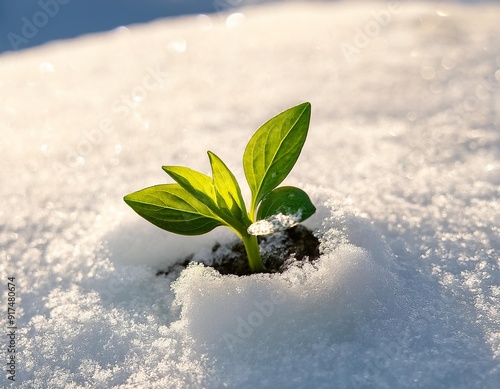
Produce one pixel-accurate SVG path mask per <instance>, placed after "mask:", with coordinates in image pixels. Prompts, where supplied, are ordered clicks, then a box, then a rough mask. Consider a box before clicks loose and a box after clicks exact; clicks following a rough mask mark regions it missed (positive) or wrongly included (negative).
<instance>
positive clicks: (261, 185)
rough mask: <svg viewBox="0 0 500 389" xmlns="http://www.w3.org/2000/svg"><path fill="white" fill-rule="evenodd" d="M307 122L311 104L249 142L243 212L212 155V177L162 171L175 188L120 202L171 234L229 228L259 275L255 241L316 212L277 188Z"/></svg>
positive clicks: (298, 195) (299, 193) (301, 195)
mask: <svg viewBox="0 0 500 389" xmlns="http://www.w3.org/2000/svg"><path fill="white" fill-rule="evenodd" d="M310 117H311V104H309V103H303V104H300V105H298V106H296V107H293V108H290V109H288V110H286V111H284V112H282V113H280V114H278V115H277V116H275V117H273V118H272V119H270V120H269V121H267V122H266V123H264V124H263V125H262V126H261V127H260V128H259V129H258V130H257V132H256V133H255V134H254V135H253V136H252V138H251V139H250V142H248V145H247V147H246V149H245V153H244V154H243V168H244V171H245V176H246V179H247V182H248V185H249V186H250V190H251V193H252V198H251V202H250V207H249V208H248V209H247V207H246V205H245V201H244V200H243V197H242V195H241V190H240V186H239V185H238V182H237V181H236V179H235V177H234V175H233V173H231V171H230V170H229V169H228V167H227V166H226V165H225V164H224V162H222V160H221V159H220V158H219V157H218V156H217V155H215V154H214V153H212V152H211V151H209V152H208V156H209V159H210V164H211V167H212V177H209V176H207V175H205V174H203V173H200V172H197V171H195V170H192V169H189V168H187V167H183V166H163V167H162V168H163V170H164V171H165V172H166V173H167V174H168V175H169V176H170V177H172V178H173V179H174V181H175V182H176V183H175V184H164V185H156V186H152V187H149V188H145V189H142V190H140V191H137V192H134V193H130V194H128V195H126V196H125V197H124V200H125V202H126V203H127V204H128V205H129V206H130V207H132V209H133V210H134V211H135V212H137V213H138V214H139V215H140V216H142V217H143V218H144V219H146V220H148V221H149V222H151V223H153V224H154V225H156V226H158V227H160V228H162V229H164V230H166V231H169V232H173V233H176V234H181V235H201V234H205V233H207V232H209V231H211V230H213V229H214V228H215V227H218V226H226V227H229V228H230V229H232V230H233V231H234V232H235V233H236V235H238V236H239V237H240V238H241V240H242V241H243V243H244V245H245V250H246V253H247V256H248V262H249V265H250V269H251V270H252V271H253V272H260V271H263V270H264V266H263V263H262V258H261V256H260V252H259V245H258V242H257V236H258V235H267V234H271V233H274V232H278V231H283V230H286V229H288V228H291V227H293V226H295V225H296V224H298V223H300V222H302V221H304V220H306V219H307V218H308V217H310V216H311V215H312V214H313V213H314V212H315V211H316V208H315V207H314V205H313V204H312V203H311V200H310V199H309V196H308V195H307V194H306V193H305V192H304V191H303V190H301V189H299V188H295V187H292V186H283V187H280V188H277V186H278V185H279V184H280V183H281V182H282V181H283V180H284V179H285V177H286V176H287V175H288V173H290V170H292V167H293V165H295V162H296V161H297V158H298V157H299V154H300V151H301V150H302V146H303V145H304V142H305V140H306V136H307V130H308V128H309V121H310Z"/></svg>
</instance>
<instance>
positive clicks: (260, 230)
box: [247, 209, 302, 235]
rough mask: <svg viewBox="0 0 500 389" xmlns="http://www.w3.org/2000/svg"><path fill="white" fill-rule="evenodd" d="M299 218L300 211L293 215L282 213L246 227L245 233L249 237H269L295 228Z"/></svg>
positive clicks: (300, 215)
mask: <svg viewBox="0 0 500 389" xmlns="http://www.w3.org/2000/svg"><path fill="white" fill-rule="evenodd" d="M301 217H302V212H301V210H300V209H299V211H298V212H297V213H296V214H294V215H285V214H283V213H278V214H276V215H272V216H269V217H268V218H266V219H262V220H258V221H256V222H255V223H253V224H251V225H250V227H248V229H247V232H248V233H249V234H250V235H269V234H273V233H275V232H280V231H284V230H287V229H289V228H291V227H293V226H296V225H297V224H298V223H299V221H300V218H301Z"/></svg>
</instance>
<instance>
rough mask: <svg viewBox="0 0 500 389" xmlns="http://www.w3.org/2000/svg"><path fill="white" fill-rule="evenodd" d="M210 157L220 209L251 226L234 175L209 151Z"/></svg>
mask: <svg viewBox="0 0 500 389" xmlns="http://www.w3.org/2000/svg"><path fill="white" fill-rule="evenodd" d="M208 156H209V158H210V165H211V166H212V176H213V183H214V187H215V194H216V197H217V204H218V205H219V208H220V209H221V210H227V211H228V212H229V213H230V215H231V216H232V217H234V218H235V219H236V220H237V221H239V222H244V223H245V222H246V224H249V220H248V216H247V211H246V206H245V201H244V200H243V196H242V195H241V189H240V186H239V185H238V182H237V181H236V178H235V177H234V174H233V173H232V172H231V171H230V170H229V168H228V167H227V166H226V165H225V164H224V162H222V160H221V159H220V158H219V157H218V156H217V155H215V154H214V153H212V152H211V151H209V152H208Z"/></svg>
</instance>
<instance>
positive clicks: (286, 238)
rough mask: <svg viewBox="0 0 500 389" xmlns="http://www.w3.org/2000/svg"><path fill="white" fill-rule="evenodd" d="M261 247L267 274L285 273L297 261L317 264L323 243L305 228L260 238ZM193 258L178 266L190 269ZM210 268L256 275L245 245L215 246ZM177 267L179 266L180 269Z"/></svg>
mask: <svg viewBox="0 0 500 389" xmlns="http://www.w3.org/2000/svg"><path fill="white" fill-rule="evenodd" d="M259 246H260V251H261V255H262V260H263V262H264V267H265V270H264V272H265V273H282V272H283V271H284V270H285V269H286V267H287V265H288V264H290V263H291V262H296V261H304V262H305V261H309V262H312V261H315V260H316V259H318V258H319V240H318V238H316V237H315V236H314V235H313V233H312V232H311V231H310V230H309V229H307V228H306V227H304V226H302V225H300V224H299V225H297V226H295V227H293V228H290V229H289V230H286V231H284V232H280V233H277V234H272V235H267V236H263V237H259ZM192 258H193V255H190V256H189V257H186V258H183V259H182V260H181V261H180V263H179V264H178V265H177V266H179V265H180V266H183V267H186V266H187V265H188V264H189V263H190V262H191V260H192ZM206 264H207V265H210V266H212V267H213V268H215V269H216V270H217V271H219V272H220V273H221V274H235V275H238V276H244V275H249V274H252V272H251V271H250V267H249V265H248V260H247V255H246V252H245V247H244V246H243V242H241V241H240V240H235V241H234V242H231V243H228V244H225V245H221V244H219V243H217V244H215V245H214V247H212V258H211V259H210V263H208V262H207V263H206ZM177 266H176V267H177ZM171 270H172V269H168V270H162V271H158V273H157V274H156V275H158V276H159V275H166V274H168V273H169V272H170V271H171Z"/></svg>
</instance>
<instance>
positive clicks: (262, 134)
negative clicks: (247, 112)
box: [243, 103, 311, 216]
mask: <svg viewBox="0 0 500 389" xmlns="http://www.w3.org/2000/svg"><path fill="white" fill-rule="evenodd" d="M310 117H311V104H310V103H303V104H300V105H298V106H296V107H293V108H290V109H287V110H286V111H284V112H282V113H280V114H278V115H277V116H275V117H273V118H272V119H270V120H269V121H267V122H266V123H264V124H263V125H262V126H261V127H260V128H259V129H258V130H257V132H256V133H255V134H254V135H253V136H252V138H251V139H250V142H248V145H247V147H246V149H245V153H244V155H243V167H244V170H245V176H246V178H247V181H248V184H249V185H250V189H251V191H252V205H251V209H250V212H251V216H253V215H254V212H255V208H256V207H257V204H258V203H259V201H260V200H261V199H262V198H263V197H264V196H265V195H266V194H267V193H268V192H270V191H271V190H273V189H274V188H276V187H277V186H278V185H279V184H280V183H281V182H282V181H283V180H284V179H285V177H286V176H287V175H288V173H290V170H292V167H293V165H295V162H296V161H297V158H298V157H299V154H300V151H301V150H302V146H303V145H304V142H305V140H306V136H307V130H308V128H309V121H310Z"/></svg>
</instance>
